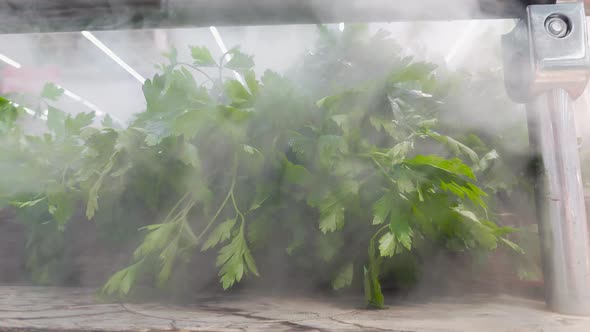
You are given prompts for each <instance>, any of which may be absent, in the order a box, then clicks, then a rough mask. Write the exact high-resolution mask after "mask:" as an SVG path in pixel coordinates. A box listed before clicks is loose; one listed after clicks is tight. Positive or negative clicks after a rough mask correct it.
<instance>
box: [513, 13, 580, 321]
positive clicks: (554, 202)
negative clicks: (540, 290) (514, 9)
mask: <svg viewBox="0 0 590 332" xmlns="http://www.w3.org/2000/svg"><path fill="white" fill-rule="evenodd" d="M502 43H503V47H504V61H505V80H506V85H507V88H508V93H509V94H510V95H511V97H512V98H513V99H514V100H515V101H518V102H524V103H526V104H527V113H528V118H529V136H530V142H531V148H532V151H533V155H534V156H535V159H536V160H538V161H540V163H539V165H538V166H539V167H538V169H537V174H536V175H537V178H536V185H535V189H536V196H537V213H538V220H539V226H540V227H539V228H540V231H541V240H542V241H541V245H542V250H543V263H544V272H545V285H546V286H545V287H546V299H547V304H548V305H549V307H550V308H551V309H552V310H554V311H557V312H560V313H565V314H573V315H590V233H588V221H587V218H586V208H585V202H584V193H583V187H582V180H581V171H580V160H579V155H578V144H577V137H576V130H575V129H576V127H575V122H574V111H573V98H574V97H578V96H579V95H580V94H581V93H583V90H584V87H585V85H586V83H587V81H588V76H589V74H590V55H589V53H588V41H587V35H586V20H585V16H584V7H583V4H582V3H581V2H572V3H563V4H554V5H534V6H529V7H528V8H527V16H526V18H525V19H523V20H522V21H521V22H520V23H519V24H518V25H517V27H516V28H515V30H514V31H513V32H511V33H510V34H508V35H505V36H503V39H502Z"/></svg>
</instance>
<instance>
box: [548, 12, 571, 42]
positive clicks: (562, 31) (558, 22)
mask: <svg viewBox="0 0 590 332" xmlns="http://www.w3.org/2000/svg"><path fill="white" fill-rule="evenodd" d="M568 28H569V27H568V23H567V22H566V20H565V19H563V18H562V17H559V16H557V17H550V18H549V19H548V20H547V21H546V22H545V29H546V30H547V32H548V33H549V34H551V35H552V36H553V37H556V38H563V37H565V36H566V35H567V34H568Z"/></svg>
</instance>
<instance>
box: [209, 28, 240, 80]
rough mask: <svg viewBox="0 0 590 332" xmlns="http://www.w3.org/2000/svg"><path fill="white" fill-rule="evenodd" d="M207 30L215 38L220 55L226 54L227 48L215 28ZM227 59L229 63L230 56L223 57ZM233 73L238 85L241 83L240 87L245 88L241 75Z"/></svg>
mask: <svg viewBox="0 0 590 332" xmlns="http://www.w3.org/2000/svg"><path fill="white" fill-rule="evenodd" d="M209 30H211V34H212V35H213V38H215V42H216V43H217V46H219V49H220V50H221V53H222V54H226V53H227V47H226V46H225V43H224V42H223V39H221V35H220V34H219V31H217V28H216V27H214V26H211V27H209ZM225 57H226V58H227V61H231V58H232V55H231V54H228V55H226V56H225ZM232 71H233V72H234V76H235V78H236V80H238V81H239V82H240V83H242V85H244V86H246V83H245V82H244V79H243V78H242V75H240V74H239V73H238V72H237V71H235V70H232Z"/></svg>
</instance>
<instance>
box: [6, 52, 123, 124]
mask: <svg viewBox="0 0 590 332" xmlns="http://www.w3.org/2000/svg"><path fill="white" fill-rule="evenodd" d="M0 61H4V62H6V63H7V64H9V65H11V66H13V67H15V68H17V69H20V68H21V67H22V66H21V64H20V63H18V62H16V61H14V60H12V59H10V58H9V57H7V56H5V55H3V54H1V53H0ZM56 86H57V87H58V88H61V89H63V90H64V95H66V96H67V97H69V98H71V99H73V100H75V101H77V102H80V103H82V104H83V105H84V106H86V107H88V108H90V109H91V110H93V111H94V112H95V114H96V115H98V116H105V115H106V113H105V112H103V111H102V110H101V109H100V108H98V106H96V105H94V104H93V103H91V102H89V101H88V100H86V99H84V98H82V97H80V96H78V95H77V94H75V93H73V92H72V91H71V90H68V89H66V88H64V87H63V86H61V85H58V84H56ZM12 104H13V105H14V106H16V107H19V106H20V105H19V104H17V103H12ZM23 109H24V110H25V112H26V113H27V114H29V115H32V116H35V115H38V114H37V112H35V111H34V110H32V109H30V108H28V107H24V106H23ZM39 118H41V119H42V120H47V110H45V111H43V112H41V114H39ZM112 118H113V120H115V121H116V122H118V123H122V122H121V121H120V120H119V119H117V118H114V117H112Z"/></svg>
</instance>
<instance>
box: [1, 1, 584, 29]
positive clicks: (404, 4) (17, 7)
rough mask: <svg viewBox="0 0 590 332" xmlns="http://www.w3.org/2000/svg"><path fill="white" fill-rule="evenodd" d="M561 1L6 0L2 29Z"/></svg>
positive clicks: (477, 12) (348, 17)
mask: <svg viewBox="0 0 590 332" xmlns="http://www.w3.org/2000/svg"><path fill="white" fill-rule="evenodd" d="M556 1H557V0H412V1H400V0H247V1H245V0H214V1H212V0H43V1H39V0H0V33H29V32H58V31H81V30H113V29H134V28H174V27H198V26H210V25H260V24H295V23H310V24H314V23H334V22H371V21H384V22H387V21H405V20H451V19H474V18H516V17H520V16H522V15H523V14H524V10H525V7H526V5H529V4H532V3H535V4H549V3H555V2H556ZM587 1H588V3H590V0H587Z"/></svg>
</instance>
